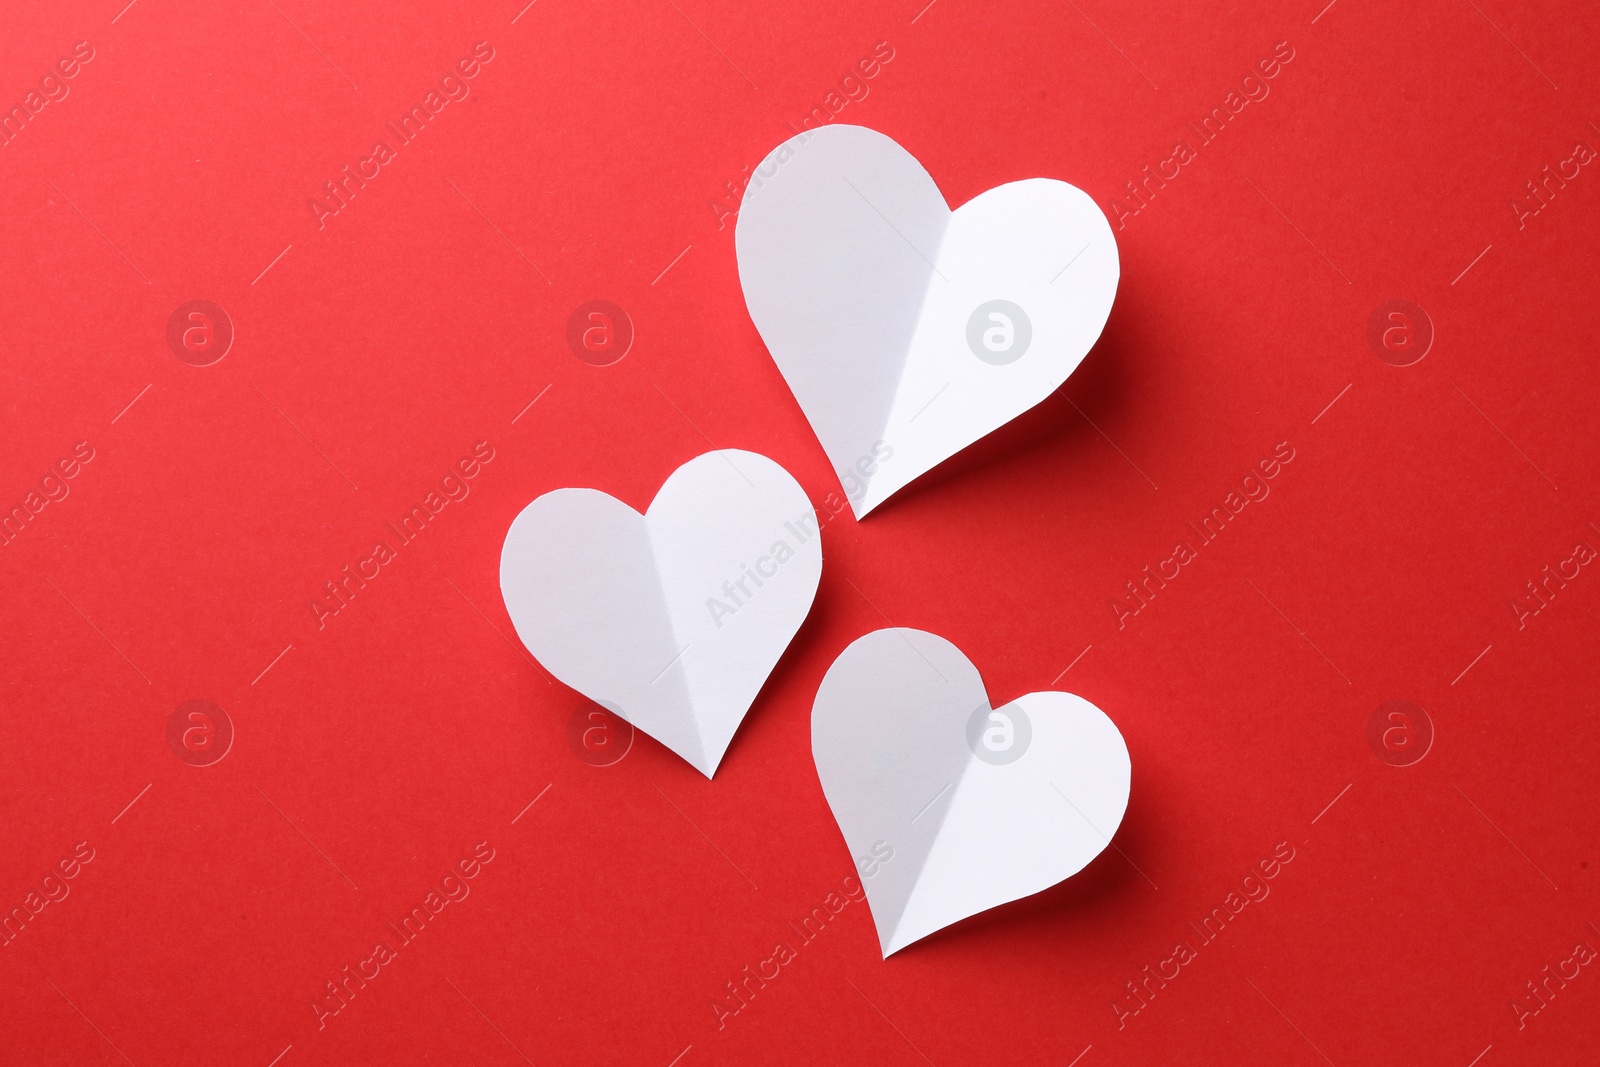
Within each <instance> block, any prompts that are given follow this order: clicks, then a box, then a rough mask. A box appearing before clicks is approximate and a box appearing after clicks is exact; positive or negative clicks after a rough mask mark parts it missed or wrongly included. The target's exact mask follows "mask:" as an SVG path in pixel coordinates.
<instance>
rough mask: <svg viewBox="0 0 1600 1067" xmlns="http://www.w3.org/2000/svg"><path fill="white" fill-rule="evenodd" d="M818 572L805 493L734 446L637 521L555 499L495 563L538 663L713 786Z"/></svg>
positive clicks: (595, 505) (542, 502)
mask: <svg viewBox="0 0 1600 1067" xmlns="http://www.w3.org/2000/svg"><path fill="white" fill-rule="evenodd" d="M821 575H822V541H821V537H820V534H819V531H818V529H817V521H816V513H815V512H814V511H813V509H812V507H811V502H810V500H808V499H807V497H806V494H805V490H803V489H802V488H800V484H799V483H798V482H796V481H795V480H794V478H793V477H792V476H791V475H790V474H789V472H788V471H786V470H784V469H783V468H782V467H780V466H779V465H778V464H776V463H774V462H773V461H772V460H770V459H768V458H767V457H765V456H761V455H757V454H756V453H754V452H743V451H739V450H737V449H724V450H722V451H718V452H707V453H706V454H705V455H702V456H699V457H696V458H695V459H692V460H690V461H689V462H688V463H685V464H684V465H683V466H681V467H679V468H678V469H677V470H676V471H674V472H673V473H672V476H671V477H669V478H668V479H667V480H666V483H665V484H663V485H662V487H661V490H660V492H658V493H657V494H656V498H655V500H654V501H652V502H651V504H650V507H649V510H647V511H646V512H645V513H644V514H643V515H640V514H639V513H638V512H637V511H635V510H633V509H632V508H631V507H629V506H628V505H626V504H624V503H622V502H621V501H620V500H617V499H616V498H615V497H612V496H609V495H607V494H606V493H602V492H600V491H599V490H597V489H558V490H556V491H555V492H552V493H546V494H545V495H543V496H541V497H539V499H537V500H535V501H534V502H533V503H531V504H529V505H528V506H527V507H526V508H524V509H522V513H521V514H520V515H518V516H517V518H516V521H514V522H513V523H512V524H511V529H510V530H509V531H507V533H506V541H505V547H504V549H502V551H501V555H500V592H501V595H502V596H504V598H505V603H506V611H507V612H508V613H509V614H510V616H511V621H512V623H513V624H514V625H515V626H516V628H517V636H518V637H520V638H521V639H522V643H523V644H524V645H526V646H527V648H528V651H529V652H531V653H533V655H534V657H535V658H536V659H537V660H538V661H539V662H540V663H542V664H544V666H545V669H546V670H548V671H549V672H550V673H551V674H552V675H554V676H555V677H556V678H558V679H559V680H560V681H562V682H563V683H565V684H566V685H569V686H571V687H572V688H573V689H576V690H577V691H578V692H580V693H582V694H584V695H585V696H587V697H589V698H590V699H592V700H595V701H597V702H599V703H601V704H604V705H606V706H607V707H608V708H610V709H611V710H612V711H614V712H616V713H617V714H618V715H620V716H622V717H623V718H624V719H627V720H628V721H629V722H630V723H632V724H633V725H634V726H636V727H638V728H639V729H641V730H643V731H644V732H645V733H647V734H649V735H650V736H651V737H654V738H655V739H656V740H657V741H660V742H661V743H662V744H663V745H666V746H667V747H668V748H670V749H672V751H674V752H676V753H677V754H678V755H680V756H682V757H683V758H684V759H686V760H688V761H689V762H690V763H691V764H693V765H694V766H695V767H696V768H697V769H698V770H699V771H700V772H701V773H702V774H704V775H705V776H706V777H708V778H709V777H711V775H712V774H713V773H714V772H715V771H716V769H717V764H719V763H720V762H721V761H722V755H723V753H724V752H726V751H727V749H728V744H729V742H731V741H732V740H733V735H734V732H735V731H736V730H737V729H738V728H739V723H740V722H741V721H742V720H743V719H744V716H745V713H746V712H747V711H749V710H750V705H751V703H752V702H754V700H755V698H756V694H757V693H758V692H759V691H760V690H761V686H762V685H763V684H764V683H765V682H766V679H767V675H769V674H770V673H772V668H773V667H774V666H776V664H777V662H778V657H780V656H781V655H782V654H783V650H784V649H785V648H787V647H788V644H789V642H790V640H791V639H793V637H794V635H795V632H796V631H797V630H799V629H800V624H801V623H802V622H803V621H804V620H805V617H806V613H807V612H808V611H810V610H811V601H812V598H813V597H814V596H815V595H816V591H817V581H818V579H819V578H820V577H821Z"/></svg>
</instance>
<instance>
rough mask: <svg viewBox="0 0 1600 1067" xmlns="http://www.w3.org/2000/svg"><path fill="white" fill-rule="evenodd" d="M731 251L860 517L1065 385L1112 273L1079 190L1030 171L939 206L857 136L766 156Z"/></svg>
mask: <svg viewBox="0 0 1600 1067" xmlns="http://www.w3.org/2000/svg"><path fill="white" fill-rule="evenodd" d="M735 244H736V247H737V249H738V257H739V281H740V284H741V285H742V286H743V288H744V299H745V305H746V306H747V307H748V308H749V311H750V317H751V319H753V320H754V322H755V324H756V329H757V330H759V331H760V333H761V338H762V340H764V341H765V342H766V343H767V348H768V350H769V351H771V353H772V358H773V359H774V360H775V361H776V362H777V364H778V369H779V370H780V371H782V372H783V377H784V379H785V380H786V381H787V382H788V383H789V388H790V389H791V390H792V391H793V392H794V395H795V399H796V400H798V401H799V402H800V407H801V409H802V410H803V411H804V412H805V415H806V418H807V419H808V420H810V422H811V428H812V429H813V430H815V431H816V434H817V438H818V439H819V440H820V441H821V442H822V447H823V450H824V451H826V452H827V454H828V458H829V460H831V461H832V463H833V468H834V471H835V472H836V473H837V474H838V475H839V479H840V481H841V482H842V483H843V485H844V488H845V491H846V495H847V496H848V497H849V498H850V502H851V505H852V507H853V508H854V510H855V513H856V517H857V518H860V517H862V516H864V515H866V514H867V513H868V512H869V511H871V510H872V509H873V508H874V507H876V506H877V505H879V504H881V503H882V502H883V501H884V500H885V499H887V498H888V497H889V495H890V494H891V493H893V492H895V491H896V490H898V489H900V488H902V487H903V486H905V485H906V484H907V483H909V482H910V481H911V480H912V479H914V478H916V477H917V476H918V475H920V474H923V473H924V472H926V471H928V470H930V469H932V468H933V467H934V466H936V465H937V464H939V463H940V462H942V461H944V460H945V459H948V458H949V457H950V456H953V455H955V454H956V453H957V452H959V451H961V449H963V448H965V447H967V445H969V444H971V443H972V442H974V441H976V440H978V439H979V438H980V437H983V436H984V435H985V434H988V433H989V432H991V431H993V430H995V429H997V428H999V427H1000V426H1003V425H1005V424H1006V423H1007V422H1010V421H1011V420H1012V419H1014V418H1016V417H1017V416H1018V415H1020V414H1022V413H1023V412H1024V411H1027V410H1028V409H1029V408H1031V407H1033V406H1034V405H1035V404H1038V403H1039V402H1040V401H1042V400H1044V399H1045V398H1046V397H1048V396H1049V395H1050V394H1051V393H1052V392H1054V391H1055V390H1056V389H1057V388H1058V387H1059V386H1060V385H1061V383H1062V382H1064V381H1066V380H1067V376H1068V375H1069V374H1071V373H1072V372H1073V370H1074V369H1075V368H1076V367H1077V366H1078V364H1079V363H1080V362H1082V360H1083V357H1084V356H1085V355H1087V354H1088V352H1089V349H1090V347H1091V346H1092V345H1093V344H1094V342H1095V340H1096V339H1097V338H1098V337H1099V336H1100V331H1101V330H1102V329H1103V328H1104V327H1105V323H1106V317H1107V316H1108V315H1110V313H1111V302H1112V299H1113V298H1114V297H1115V296H1116V292H1117V279H1118V276H1119V272H1120V266H1119V262H1118V258H1117V242H1116V238H1115V237H1113V236H1112V233H1111V226H1110V224H1109V223H1107V222H1106V217H1105V215H1104V214H1103V213H1102V212H1101V210H1100V208H1099V207H1097V206H1096V205H1095V202H1094V200H1092V199H1091V198H1090V197H1089V195H1088V194H1087V193H1085V192H1083V191H1082V190H1081V189H1078V188H1076V187H1074V186H1072V185H1068V184H1067V183H1066V182H1060V181H1054V180H1051V179H1047V178H1033V179H1029V180H1027V181H1019V182H1011V183H1009V184H1006V185H1001V186H997V187H995V188H993V189H990V190H989V191H988V192H986V193H982V194H980V195H979V196H977V197H975V198H973V199H972V200H971V201H969V202H968V203H966V204H964V205H962V206H961V207H960V208H958V209H957V210H956V211H954V212H951V210H950V208H949V206H948V205H947V204H946V203H945V200H944V197H943V196H942V195H941V194H940V193H939V189H938V187H937V186H936V185H934V183H933V179H932V178H931V177H929V175H928V172H927V171H926V170H924V169H923V168H922V165H921V164H920V163H918V162H917V161H916V159H915V158H914V157H912V155H911V154H910V153H908V152H907V151H906V150H905V149H903V148H901V147H900V146H899V145H898V144H896V143H895V142H894V141H892V140H891V139H889V138H888V137H885V136H884V135H883V134H881V133H877V132H875V131H873V130H869V129H865V128H864V127H861V126H844V125H832V126H824V127H822V128H821V129H817V130H811V131H808V132H806V133H802V134H800V135H799V136H796V137H792V138H790V139H789V140H788V141H785V142H784V143H783V144H781V145H779V146H778V147H777V149H775V150H774V151H773V152H772V153H771V154H770V155H768V156H767V158H766V160H765V161H763V162H762V164H761V166H760V167H758V168H756V172H755V174H754V175H753V176H752V178H751V180H750V183H749V184H748V185H747V186H746V187H745V192H744V199H743V202H742V203H741V205H740V208H739V221H738V226H737V228H736V230H735Z"/></svg>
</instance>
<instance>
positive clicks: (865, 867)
mask: <svg viewBox="0 0 1600 1067" xmlns="http://www.w3.org/2000/svg"><path fill="white" fill-rule="evenodd" d="M811 753H812V757H813V758H814V759H815V760H816V764H817V775H818V777H819V778H821V780H822V791H823V793H824V794H825V795H826V796H827V798H828V806H829V807H830V808H832V809H833V816H834V818H835V819H836V820H837V821H838V823H839V829H840V830H842V831H843V832H844V839H845V842H846V844H848V845H849V847H850V854H851V855H852V856H855V857H856V858H857V862H858V864H859V865H860V867H861V874H862V884H863V885H864V886H865V887H866V891H867V902H868V903H869V904H870V905H871V907H872V918H873V921H874V922H875V923H876V924H877V927H878V941H879V943H880V944H881V945H882V947H883V954H884V956H885V957H888V956H889V954H890V953H892V952H896V951H898V950H900V949H902V948H905V947H906V946H907V945H909V944H911V943H912V942H913V941H916V940H918V939H919V938H923V937H926V936H927V935H928V934H931V933H933V932H934V931H935V930H939V929H941V928H943V927H946V926H949V925H950V924H951V923H953V922H956V921H957V920H959V919H964V918H966V917H967V916H969V915H976V914H977V913H978V912H980V911H986V910H988V909H989V908H992V907H995V906H997V905H1000V904H1004V903H1006V902H1007V901H1011V900H1017V899H1019V898H1021V897H1025V896H1028V895H1029V894H1032V893H1037V892H1039V891H1040V890H1042V889H1047V888H1049V887H1050V886H1052V885H1055V884H1056V883H1057V882H1059V881H1061V880H1062V879H1064V878H1067V877H1068V876H1070V875H1073V874H1076V873H1077V872H1078V871H1080V870H1082V869H1083V868H1084V867H1085V866H1086V865H1087V864H1088V863H1089V861H1090V860H1092V859H1094V858H1095V857H1096V856H1098V855H1099V854H1100V852H1101V850H1103V849H1104V848H1105V847H1106V845H1107V844H1109V843H1110V841H1111V837H1112V835H1113V834H1115V833H1116V831H1117V827H1118V826H1119V825H1120V824H1121V823H1122V814H1123V812H1124V811H1126V810H1127V807H1128V785H1129V780H1130V775H1131V766H1130V764H1129V762H1128V748H1127V746H1126V745H1125V744H1124V743H1123V740H1122V734H1121V732H1120V731H1119V730H1118V729H1117V727H1116V725H1115V724H1114V723H1113V722H1112V721H1111V720H1110V719H1109V718H1107V717H1106V715H1105V713H1104V712H1102V711H1101V710H1100V709H1099V708H1097V707H1095V706H1094V705H1093V704H1091V703H1089V702H1088V701H1087V700H1084V699H1083V698H1082V697H1079V696H1074V695H1073V694H1071V693H1051V692H1045V693H1029V694H1028V695H1027V696H1025V697H1018V698H1017V699H1016V700H1013V701H1012V702H1011V703H1009V704H1006V705H1004V706H1003V707H999V708H991V707H990V705H989V698H988V695H987V694H986V693H985V692H984V688H983V679H982V678H981V677H979V675H978V671H977V668H975V667H973V665H972V663H971V662H970V661H968V659H967V657H966V656H964V655H962V653H961V650H960V649H958V648H957V647H956V646H955V645H952V644H951V643H950V642H949V641H946V640H945V639H944V638H942V637H937V636H935V635H934V634H930V633H925V632H923V631H921V630H911V629H905V628H896V629H888V630H877V631H875V632H873V633H870V634H867V635H866V636H865V637H862V638H860V639H859V640H857V641H855V642H853V643H852V644H851V645H850V647H848V648H846V649H845V650H844V651H843V652H841V653H840V654H839V658H838V659H836V660H834V661H833V666H831V667H829V668H828V673H827V675H826V676H825V677H824V678H823V679H822V687H821V688H820V689H818V690H817V700H816V704H815V705H814V706H813V708H812V711H811Z"/></svg>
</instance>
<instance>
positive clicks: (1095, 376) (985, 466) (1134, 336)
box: [866, 278, 1149, 522]
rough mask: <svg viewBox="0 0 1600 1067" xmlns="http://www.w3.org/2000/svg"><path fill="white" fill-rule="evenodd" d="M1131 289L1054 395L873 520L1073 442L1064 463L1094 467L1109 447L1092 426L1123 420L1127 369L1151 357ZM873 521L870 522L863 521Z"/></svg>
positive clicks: (923, 479)
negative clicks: (947, 486) (1094, 456)
mask: <svg viewBox="0 0 1600 1067" xmlns="http://www.w3.org/2000/svg"><path fill="white" fill-rule="evenodd" d="M1126 280H1127V279H1126V278H1124V279H1123V281H1124V282H1126ZM1128 289H1129V287H1127V286H1126V285H1125V286H1124V288H1123V290H1122V291H1119V292H1118V294H1117V301H1116V303H1115V304H1114V305H1113V306H1112V309H1111V316H1110V318H1109V319H1107V321H1106V328H1105V329H1104V330H1103V331H1101V334H1100V337H1099V339H1098V340H1097V341H1095V344H1094V347H1093V348H1091V349H1090V350H1089V354H1088V355H1086V356H1084V357H1083V362H1082V363H1080V364H1078V367H1077V369H1076V370H1074V371H1073V372H1072V374H1071V375H1070V376H1068V378H1067V380H1066V381H1065V382H1064V383H1062V385H1061V386H1060V387H1058V388H1057V389H1056V391H1055V392H1053V393H1051V394H1050V395H1049V396H1048V397H1046V398H1045V399H1044V400H1042V401H1041V402H1040V403H1038V404H1037V405H1035V406H1034V407H1032V408H1029V409H1028V410H1027V411H1025V412H1023V413H1022V414H1021V415H1018V416H1017V417H1016V418H1014V419H1012V420H1011V421H1010V422H1008V423H1006V424H1005V425H1004V426H1001V427H1000V428H999V429H997V430H995V431H994V432H993V433H990V434H988V435H987V436H985V437H983V438H980V439H979V440H977V441H974V442H973V443H972V444H970V445H968V446H967V447H966V448H964V449H962V450H961V451H960V452H957V453H956V454H955V455H953V456H951V457H950V458H949V459H947V460H945V461H944V462H942V463H940V464H939V465H938V466H936V467H934V468H933V469H931V470H929V471H928V472H926V473H925V474H922V475H919V476H918V477H917V478H916V479H914V480H913V481H912V482H911V483H910V484H909V485H907V486H906V487H905V488H904V489H902V490H900V491H899V492H897V493H895V494H894V495H893V496H892V497H890V498H889V499H888V500H886V501H885V502H884V503H883V504H881V505H880V506H879V507H878V508H876V509H875V510H874V512H873V515H878V514H882V513H885V512H889V511H892V510H894V509H895V508H897V507H901V506H904V505H905V504H906V502H908V501H911V500H915V499H919V498H921V497H922V496H924V494H927V493H928V492H929V490H931V489H933V488H934V487H937V486H942V485H944V484H945V483H947V482H957V483H959V482H963V481H965V480H967V479H969V478H972V477H974V476H977V477H984V476H986V472H987V471H988V470H989V469H990V468H993V467H996V466H1001V465H1004V464H1006V463H1010V462H1014V461H1015V459H1016V457H1017V456H1019V455H1023V454H1025V453H1028V452H1032V451H1035V450H1038V449H1041V448H1044V447H1048V446H1051V445H1054V444H1056V443H1057V442H1058V441H1061V440H1062V439H1064V438H1067V437H1069V436H1070V437H1071V440H1070V442H1069V443H1065V444H1064V448H1065V450H1066V451H1065V457H1064V460H1065V462H1067V463H1071V464H1077V463H1079V462H1080V461H1081V463H1083V464H1088V463H1090V462H1099V460H1098V459H1091V454H1092V453H1093V452H1094V451H1095V450H1096V449H1102V448H1105V447H1106V444H1105V440H1104V439H1103V438H1102V437H1101V435H1100V432H1099V431H1098V430H1096V429H1095V426H1094V425H1091V424H1090V420H1093V423H1094V424H1097V425H1098V426H1100V427H1102V428H1103V427H1104V426H1105V425H1106V424H1107V423H1108V422H1116V421H1118V420H1117V416H1118V414H1119V413H1120V412H1122V411H1123V410H1124V409H1126V408H1128V407H1130V406H1132V405H1135V404H1137V403H1138V402H1139V397H1138V396H1137V395H1136V394H1135V393H1134V391H1133V390H1132V389H1130V388H1129V374H1128V366H1129V361H1130V360H1132V359H1137V358H1139V354H1140V353H1141V352H1147V351H1149V342H1148V341H1147V340H1145V339H1143V338H1141V337H1140V336H1139V324H1140V323H1141V322H1142V321H1144V317H1145V314H1146V313H1145V311H1144V310H1143V309H1142V308H1141V307H1140V306H1139V303H1140V301H1139V300H1138V294H1135V293H1132V292H1130V291H1128ZM1080 457H1081V459H1080ZM1128 473H1129V476H1130V477H1134V478H1138V477H1139V476H1138V475H1136V474H1134V472H1133V471H1132V470H1130V471H1129V472H1128ZM871 520H872V516H871V515H869V516H868V517H867V520H866V521H868V522H870V521H871Z"/></svg>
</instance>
